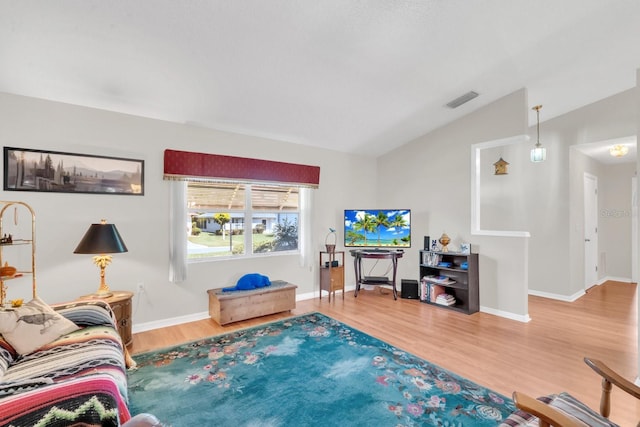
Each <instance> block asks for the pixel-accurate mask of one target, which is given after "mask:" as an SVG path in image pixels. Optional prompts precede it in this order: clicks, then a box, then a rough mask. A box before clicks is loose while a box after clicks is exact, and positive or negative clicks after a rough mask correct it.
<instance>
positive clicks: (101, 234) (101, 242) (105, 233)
mask: <svg viewBox="0 0 640 427" xmlns="http://www.w3.org/2000/svg"><path fill="white" fill-rule="evenodd" d="M122 252H128V249H127V247H126V246H125V244H124V242H123V241H122V237H120V233H118V229H117V228H116V226H115V225H114V224H91V226H90V227H89V229H88V230H87V232H86V233H85V234H84V237H83V238H82V240H81V241H80V244H78V247H77V248H76V250H75V251H73V253H74V254H116V253H122Z"/></svg>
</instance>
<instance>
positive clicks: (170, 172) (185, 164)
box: [164, 150, 320, 188]
mask: <svg viewBox="0 0 640 427" xmlns="http://www.w3.org/2000/svg"><path fill="white" fill-rule="evenodd" d="M164 177H165V179H177V180H186V181H188V180H223V181H228V180H233V181H246V182H252V181H260V182H273V183H283V184H293V185H297V186H301V187H313V188H317V187H318V184H319V183H320V167H319V166H307V165H298V164H294V163H283V162H273V161H270V160H259V159H249V158H246V157H234V156H222V155H219V154H206V153H193V152H189V151H177V150H164Z"/></svg>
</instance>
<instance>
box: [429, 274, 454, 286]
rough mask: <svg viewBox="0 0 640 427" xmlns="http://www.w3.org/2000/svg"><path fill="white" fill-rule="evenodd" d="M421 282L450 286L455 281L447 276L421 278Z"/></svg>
mask: <svg viewBox="0 0 640 427" xmlns="http://www.w3.org/2000/svg"><path fill="white" fill-rule="evenodd" d="M423 280H425V281H427V282H429V283H437V284H439V285H451V284H453V283H456V281H455V280H453V279H452V278H451V277H447V276H425V277H423Z"/></svg>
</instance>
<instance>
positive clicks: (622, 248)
mask: <svg viewBox="0 0 640 427" xmlns="http://www.w3.org/2000/svg"><path fill="white" fill-rule="evenodd" d="M635 172H636V164H635V163H624V164H621V165H607V166H604V167H603V175H602V176H600V177H599V179H598V204H599V218H598V236H599V238H598V249H599V253H600V257H599V265H598V272H599V274H598V277H599V278H608V279H617V280H622V281H629V282H630V281H631V178H632V177H633V176H634V175H635Z"/></svg>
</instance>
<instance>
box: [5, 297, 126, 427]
mask: <svg viewBox="0 0 640 427" xmlns="http://www.w3.org/2000/svg"><path fill="white" fill-rule="evenodd" d="M53 308H54V309H56V311H58V312H59V313H61V314H62V315H63V316H65V317H66V318H68V319H69V320H71V321H72V322H74V323H76V324H77V325H78V326H80V327H81V329H79V330H77V331H75V332H72V333H70V334H67V335H64V336H62V337H60V338H59V339H57V340H56V341H54V342H52V343H49V344H47V345H45V346H44V347H42V348H40V349H39V350H37V351H36V352H34V353H31V354H28V355H26V356H19V355H17V353H15V352H12V351H11V348H10V346H8V345H7V344H6V343H0V369H1V368H2V367H3V366H6V371H5V374H4V376H3V377H2V382H1V383H0V426H16V427H18V426H36V425H43V426H45V425H46V426H63V425H73V424H79V425H88V426H118V425H120V424H121V423H124V422H125V421H127V420H128V419H129V418H130V414H129V410H128V408H127V405H126V401H127V383H126V368H125V364H124V355H123V346H122V341H121V339H120V335H118V332H117V330H116V328H115V323H114V322H115V317H114V316H113V313H112V312H111V309H110V308H109V306H108V305H107V304H106V303H104V302H102V301H86V302H78V303H72V304H67V305H60V306H54V307H53ZM7 359H9V360H7Z"/></svg>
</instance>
